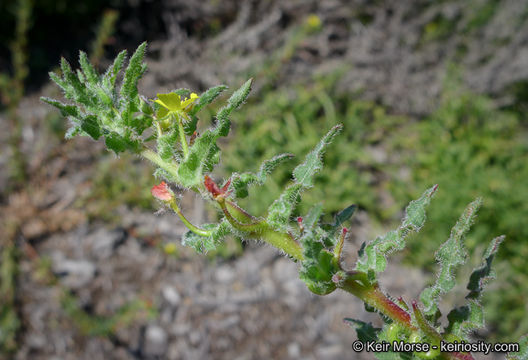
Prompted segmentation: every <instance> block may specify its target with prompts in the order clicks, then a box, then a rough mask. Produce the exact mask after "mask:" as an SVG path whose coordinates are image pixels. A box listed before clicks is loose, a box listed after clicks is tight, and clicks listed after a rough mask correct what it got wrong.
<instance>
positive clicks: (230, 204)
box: [42, 43, 528, 359]
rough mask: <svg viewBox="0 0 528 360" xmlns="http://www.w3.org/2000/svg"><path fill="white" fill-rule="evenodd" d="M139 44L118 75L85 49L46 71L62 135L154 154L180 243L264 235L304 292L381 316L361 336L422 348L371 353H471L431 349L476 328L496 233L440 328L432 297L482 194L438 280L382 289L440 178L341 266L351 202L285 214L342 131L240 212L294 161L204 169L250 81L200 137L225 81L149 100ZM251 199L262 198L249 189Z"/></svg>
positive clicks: (449, 278) (449, 247) (451, 268)
mask: <svg viewBox="0 0 528 360" xmlns="http://www.w3.org/2000/svg"><path fill="white" fill-rule="evenodd" d="M145 49H146V44H145V43H143V44H141V45H140V46H139V47H138V49H137V50H136V52H135V53H134V54H133V55H132V57H131V58H130V60H129V62H128V65H127V67H126V69H125V70H124V74H123V76H122V77H119V75H120V73H121V72H122V69H123V68H124V65H125V58H126V52H125V51H123V52H121V53H120V54H119V55H118V56H117V58H116V59H115V61H114V63H113V64H112V65H111V66H110V67H109V68H108V70H107V71H106V72H105V73H104V74H102V75H100V74H98V73H97V72H96V71H95V69H94V67H93V66H92V65H91V64H90V63H89V61H88V58H87V56H86V54H85V53H83V52H81V54H80V57H79V63H80V66H81V69H80V70H77V71H73V70H72V68H71V67H70V65H69V64H68V62H67V61H66V60H65V59H62V61H61V69H62V76H59V75H57V74H54V73H51V74H50V76H51V78H52V80H53V81H55V83H57V85H58V86H59V87H61V88H62V89H63V91H64V95H65V97H66V98H67V99H69V100H71V101H72V102H73V104H65V103H61V102H59V101H57V100H53V99H49V98H42V100H43V101H45V102H47V103H48V104H50V105H52V106H55V107H56V108H58V109H59V110H60V111H61V113H62V114H63V115H64V116H66V117H68V118H69V119H70V122H71V128H70V130H69V131H68V133H67V136H68V137H72V136H75V135H80V136H90V137H92V138H93V139H94V140H98V139H100V138H103V139H104V141H105V143H106V146H107V148H108V149H109V150H111V151H113V152H115V153H116V154H119V153H121V152H124V151H128V152H131V153H133V154H136V155H138V156H141V157H144V158H145V159H147V160H149V161H151V162H152V163H153V164H154V165H155V166H156V171H155V175H156V176H157V177H159V178H161V179H163V181H162V182H161V183H160V184H159V185H156V186H154V187H152V189H151V192H152V195H153V196H154V197H156V198H157V199H159V200H160V201H161V202H162V204H163V205H164V206H166V207H169V208H170V209H172V210H173V211H174V212H175V213H176V214H177V215H178V217H179V218H180V219H181V221H182V222H183V223H184V224H185V226H186V227H187V228H188V229H189V231H188V232H187V233H186V234H185V235H184V236H183V237H182V243H183V244H184V245H186V246H190V247H192V248H194V249H195V250H196V251H198V252H200V253H202V252H206V251H209V250H212V249H214V248H215V247H216V246H217V245H218V244H220V243H221V242H222V240H223V239H224V238H225V237H226V236H228V235H232V236H235V237H238V238H241V239H245V240H249V239H254V240H258V241H261V242H265V243H268V244H270V245H272V246H274V247H275V248H277V249H278V250H279V251H281V252H282V253H283V254H284V255H286V256H288V257H289V258H291V259H292V260H293V261H295V262H297V263H298V264H299V266H300V270H299V276H300V278H301V279H302V280H303V281H304V282H305V283H306V285H307V287H308V289H310V291H312V292H313V293H315V294H318V295H326V294H329V293H331V292H333V291H335V290H336V289H341V290H344V291H346V292H348V293H350V294H352V295H355V296H357V297H358V298H360V299H361V300H362V301H363V302H364V303H365V305H366V307H367V309H370V310H373V311H377V312H379V313H380V314H381V315H382V318H383V320H384V321H385V325H384V326H383V328H382V329H375V328H373V327H372V326H371V325H370V324H366V323H363V322H361V321H358V320H347V321H348V322H349V323H350V324H351V325H353V326H354V327H355V328H356V329H357V332H358V337H359V339H360V340H363V341H367V340H369V339H371V340H375V341H377V342H382V341H387V342H389V343H394V344H396V342H397V341H405V342H407V343H409V344H417V343H420V344H422V345H424V344H425V345H428V347H427V346H426V347H421V348H412V349H411V350H398V349H397V348H396V347H393V348H391V349H388V351H386V352H380V353H376V356H377V357H378V358H380V359H415V358H416V359H418V358H428V359H435V358H443V359H473V356H472V355H471V353H469V352H460V351H458V350H453V351H447V352H441V350H440V346H441V344H442V343H443V342H449V343H456V342H461V341H466V342H469V341H470V340H471V332H472V331H474V330H476V329H479V328H481V327H483V325H484V323H483V309H482V306H481V304H480V298H481V293H482V290H483V288H484V286H485V284H486V283H487V281H488V280H489V279H490V278H492V277H493V275H494V274H493V271H492V269H491V262H492V260H493V258H494V256H495V254H496V252H497V250H498V247H499V244H500V243H501V242H502V240H503V237H497V238H495V239H494V240H493V241H492V242H491V244H490V246H489V247H488V249H487V250H486V252H485V253H484V256H483V261H482V264H481V266H479V267H477V268H476V269H475V270H474V271H473V273H472V275H471V277H470V279H469V284H468V290H469V294H468V295H467V296H466V299H467V303H466V304H464V305H462V306H461V307H458V308H455V309H453V310H452V311H451V312H449V314H448V315H447V319H448V325H447V326H442V324H441V323H440V321H439V320H440V316H441V313H440V310H439V307H438V304H439V302H440V300H441V297H442V295H444V294H446V293H447V292H449V291H450V290H451V289H452V288H453V287H454V285H455V283H456V282H455V279H454V274H455V270H456V268H457V267H459V266H460V265H461V264H463V263H464V262H465V260H466V257H467V254H466V250H465V247H464V245H463V239H464V236H465V234H466V233H467V232H468V230H469V228H470V226H471V224H472V223H473V221H474V219H475V216H476V212H477V209H478V208H479V206H480V203H481V200H480V199H476V200H475V201H473V202H471V203H470V204H469V205H468V206H467V208H466V210H465V211H464V213H463V214H462V216H461V217H460V218H459V220H458V221H457V222H456V224H455V226H454V227H453V230H452V231H451V235H450V236H449V238H448V240H447V241H446V242H445V243H444V244H443V245H442V246H441V247H440V249H439V250H438V251H437V252H436V260H437V261H438V263H439V272H438V276H437V279H436V282H435V283H434V284H433V285H432V286H431V287H428V288H426V289H425V290H424V291H423V292H422V293H421V295H420V297H419V299H416V300H413V301H412V302H410V303H408V302H406V301H405V300H404V299H402V298H401V297H400V298H398V299H396V298H393V297H391V296H388V295H387V294H385V293H384V292H383V291H382V289H381V288H380V286H379V283H378V274H379V273H381V272H383V271H384V270H385V268H386V264H387V257H388V255H390V254H391V253H393V252H395V251H398V250H402V249H403V248H404V247H405V240H406V238H407V237H408V235H409V234H411V233H415V232H418V231H419V230H420V229H421V228H422V227H423V225H424V223H425V219H426V214H425V209H426V207H427V206H428V205H429V202H430V200H431V198H432V197H433V195H434V194H435V193H436V191H437V189H438V186H437V185H435V186H432V187H431V188H429V189H428V190H426V191H425V192H424V193H423V195H422V196H421V197H420V198H418V199H417V200H414V201H412V202H411V203H410V204H409V205H408V206H407V208H406V211H405V216H404V219H403V220H402V222H401V225H400V226H399V227H398V228H397V229H395V230H392V231H390V232H388V233H387V234H385V235H383V236H379V237H378V238H376V239H375V240H374V241H371V242H368V243H365V244H363V246H362V247H361V249H360V251H359V254H358V261H357V264H356V266H355V268H353V269H345V268H344V267H343V265H342V250H343V245H344V241H345V238H346V235H347V232H348V230H347V228H345V227H344V224H345V222H346V221H347V220H348V219H349V218H350V217H351V216H352V215H353V213H354V210H355V206H354V205H350V206H348V207H346V208H345V209H344V210H342V211H340V212H338V213H337V215H336V216H335V218H334V220H333V221H332V222H331V223H322V222H321V215H322V211H323V208H322V205H321V204H317V205H315V206H313V207H312V208H311V209H310V210H309V211H308V212H307V213H306V214H305V215H304V216H302V217H297V219H293V216H292V214H293V213H294V210H295V208H296V206H297V204H298V203H299V201H300V198H301V196H302V195H303V193H304V192H305V191H307V190H309V189H310V188H311V187H312V186H313V183H314V176H315V175H316V174H317V173H318V172H319V171H320V170H321V169H322V166H323V162H322V158H323V154H324V152H325V151H326V149H327V148H328V146H329V145H330V144H331V142H332V140H333V139H334V137H336V136H337V135H338V134H339V132H340V131H341V130H342V125H336V126H334V127H332V128H331V129H330V130H329V131H328V132H327V133H326V135H324V136H323V138H322V139H321V140H320V141H319V142H318V143H317V144H316V145H315V147H314V148H313V149H312V151H310V152H309V153H308V154H307V155H306V157H305V159H304V161H303V162H301V163H300V164H298V165H297V166H296V167H295V168H294V170H293V173H292V180H291V182H290V183H289V185H287V186H286V187H285V188H284V189H283V191H282V193H281V194H280V195H279V196H278V197H277V198H276V199H275V201H273V203H271V205H270V206H269V208H268V209H267V212H266V214H264V215H262V216H254V215H252V214H250V213H248V212H247V211H246V210H244V209H243V208H241V207H240V206H239V205H238V204H237V200H238V199H240V198H244V197H247V196H248V195H249V192H248V188H249V187H250V186H260V185H262V184H263V183H264V182H265V181H266V178H267V176H268V175H269V174H270V173H271V172H272V171H273V170H274V169H275V168H276V167H277V166H279V165H281V164H282V163H284V162H286V161H290V160H291V158H292V157H293V156H292V155H291V154H280V155H276V156H274V157H272V158H271V159H269V160H267V161H265V162H264V163H263V164H262V165H261V167H260V169H259V171H258V172H256V173H252V172H241V173H236V172H235V173H233V174H231V176H230V177H229V178H228V179H227V180H225V181H223V183H222V184H221V185H218V183H217V182H215V181H214V180H213V179H212V178H211V177H210V176H209V174H210V173H211V171H212V170H213V168H214V166H215V165H217V164H218V163H219V162H220V148H219V146H218V145H217V141H218V140H219V139H220V138H221V137H225V136H227V135H228V133H229V129H230V120H229V116H230V114H231V113H232V112H233V111H234V110H236V109H237V108H238V107H240V106H241V105H242V104H243V103H244V102H245V101H246V99H247V97H248V95H249V92H250V89H251V83H252V80H251V79H250V80H248V81H247V82H246V83H244V84H243V85H242V86H241V87H240V88H239V89H238V90H236V91H234V92H233V93H232V95H231V96H230V97H229V99H228V100H227V104H226V105H224V106H223V107H222V108H220V109H219V111H218V112H217V113H216V116H215V122H214V124H213V125H212V126H211V127H209V128H207V129H205V130H204V131H201V133H198V130H197V124H198V120H199V118H198V113H199V111H200V110H201V109H202V108H203V107H205V106H206V105H208V104H210V103H212V102H213V101H214V100H215V99H216V98H217V97H218V96H219V95H220V94H221V93H222V92H223V91H224V90H226V87H225V86H217V87H213V88H211V89H209V90H207V91H205V92H204V93H202V94H201V95H197V94H195V93H191V92H190V91H189V90H187V89H177V90H174V91H172V92H170V93H167V94H157V98H156V99H154V100H148V99H146V98H144V97H142V96H140V95H139V92H138V88H137V84H138V81H139V79H140V78H141V76H142V75H143V74H144V73H145V71H146V65H145V64H144V63H143V58H144V55H145ZM168 184H173V185H174V186H175V187H177V188H179V189H184V190H188V191H193V192H196V193H198V194H200V195H201V196H202V197H203V198H204V199H205V200H206V201H208V202H209V203H211V204H212V206H214V207H215V208H216V209H218V211H219V213H220V214H221V218H220V220H219V221H218V222H217V223H211V224H202V225H199V226H197V225H195V224H192V223H191V222H190V221H189V220H188V219H187V218H186V217H185V216H184V214H183V213H182V210H181V209H180V206H179V203H178V198H177V196H176V195H175V193H174V192H173V190H172V188H171V187H170V186H169V185H168ZM253 201H262V199H259V198H258V196H255V198H254V200H253ZM510 356H511V357H512V358H518V359H526V358H528V353H527V350H526V338H524V339H523V346H522V349H521V351H519V352H515V353H512V354H511V355H510Z"/></svg>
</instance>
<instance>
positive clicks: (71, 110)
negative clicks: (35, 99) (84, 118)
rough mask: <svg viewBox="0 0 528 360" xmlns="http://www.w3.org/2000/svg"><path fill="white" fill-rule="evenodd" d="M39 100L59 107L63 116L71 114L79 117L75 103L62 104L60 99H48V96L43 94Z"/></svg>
mask: <svg viewBox="0 0 528 360" xmlns="http://www.w3.org/2000/svg"><path fill="white" fill-rule="evenodd" d="M40 100H41V101H43V102H45V103H47V104H50V105H51V106H54V107H56V108H57V109H59V110H60V112H61V115H62V116H65V117H66V116H71V117H74V118H76V119H79V117H80V114H79V109H78V108H77V106H75V105H67V104H63V103H61V102H60V101H57V100H55V99H50V98H48V97H44V96H42V97H41V98H40Z"/></svg>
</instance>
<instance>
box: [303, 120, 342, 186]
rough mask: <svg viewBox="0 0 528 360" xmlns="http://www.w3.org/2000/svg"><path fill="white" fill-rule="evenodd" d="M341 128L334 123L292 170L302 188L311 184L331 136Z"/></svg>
mask: <svg viewBox="0 0 528 360" xmlns="http://www.w3.org/2000/svg"><path fill="white" fill-rule="evenodd" d="M342 129H343V126H342V125H336V126H334V127H333V128H332V129H330V131H329V132H328V133H327V134H326V135H325V136H324V137H323V138H322V139H321V141H319V143H318V144H317V146H316V147H315V148H314V149H313V150H312V151H311V152H310V153H309V154H308V155H307V156H306V159H305V160H304V162H303V163H302V164H300V165H299V166H297V167H296V168H295V169H294V170H293V177H294V179H295V182H296V183H297V184H301V185H302V187H303V188H308V187H311V186H313V176H314V175H315V174H316V173H317V172H319V171H320V170H321V169H322V168H323V161H322V156H323V153H324V151H325V150H326V148H327V147H328V145H330V143H331V142H332V140H333V138H334V137H335V136H336V135H337V134H338V133H339V132H340V131H341V130H342Z"/></svg>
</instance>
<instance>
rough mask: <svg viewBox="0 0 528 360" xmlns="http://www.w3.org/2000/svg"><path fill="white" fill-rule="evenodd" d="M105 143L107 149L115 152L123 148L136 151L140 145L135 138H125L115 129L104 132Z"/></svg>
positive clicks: (121, 150)
mask: <svg viewBox="0 0 528 360" xmlns="http://www.w3.org/2000/svg"><path fill="white" fill-rule="evenodd" d="M105 144H106V147H107V148H108V149H109V150H112V151H113V152H115V153H116V154H119V153H120V152H123V151H125V150H129V151H132V152H134V153H137V152H138V151H139V149H140V147H141V145H140V144H139V142H138V141H137V140H132V139H126V138H125V137H123V136H121V135H119V134H118V133H117V132H115V131H111V132H110V133H108V134H105Z"/></svg>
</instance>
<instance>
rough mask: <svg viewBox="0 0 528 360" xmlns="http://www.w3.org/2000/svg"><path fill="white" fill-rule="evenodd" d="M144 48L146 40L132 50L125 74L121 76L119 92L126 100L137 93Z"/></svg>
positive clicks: (141, 72) (141, 71)
mask: <svg viewBox="0 0 528 360" xmlns="http://www.w3.org/2000/svg"><path fill="white" fill-rule="evenodd" d="M146 48H147V43H146V42H144V43H142V44H141V45H139V46H138V48H137V49H136V51H135V52H134V55H132V57H131V58H130V61H129V63H128V66H127V68H126V70H125V75H124V77H123V84H122V85H121V90H120V93H121V95H122V96H123V97H124V98H126V99H128V100H132V99H133V98H135V97H136V96H137V95H138V93H137V83H138V80H139V78H140V77H141V75H142V74H143V71H144V70H143V66H142V63H143V58H144V56H145V49H146Z"/></svg>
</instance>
